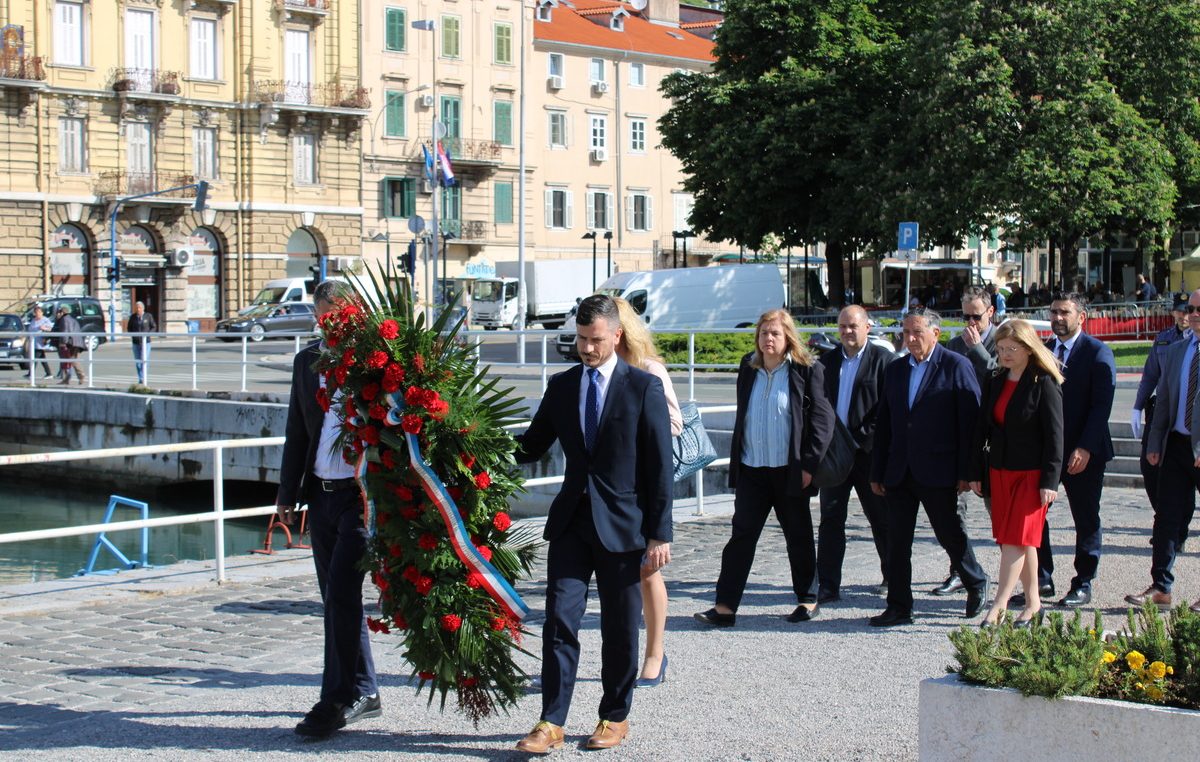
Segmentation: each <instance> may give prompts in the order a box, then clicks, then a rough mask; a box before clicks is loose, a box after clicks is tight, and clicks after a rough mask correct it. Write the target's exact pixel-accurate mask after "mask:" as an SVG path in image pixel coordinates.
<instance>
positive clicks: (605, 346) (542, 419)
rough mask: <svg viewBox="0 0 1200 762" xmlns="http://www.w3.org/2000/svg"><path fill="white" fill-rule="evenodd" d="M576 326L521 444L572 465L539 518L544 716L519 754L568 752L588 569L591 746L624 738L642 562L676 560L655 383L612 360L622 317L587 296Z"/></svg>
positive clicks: (665, 426) (524, 451)
mask: <svg viewBox="0 0 1200 762" xmlns="http://www.w3.org/2000/svg"><path fill="white" fill-rule="evenodd" d="M575 323H576V334H575V346H576V347H577V348H578V350H579V356H580V359H581V360H582V364H581V365H578V366H576V367H574V368H572V369H570V370H568V371H565V372H563V373H559V374H558V375H556V376H554V377H553V378H552V379H550V383H549V384H548V385H547V387H546V394H545V396H544V397H543V398H542V402H541V405H539V406H538V409H537V413H535V414H534V416H533V420H532V421H531V422H530V424H529V428H528V429H527V430H526V431H525V433H524V434H522V435H520V436H518V437H517V445H518V450H517V460H518V461H520V462H523V463H529V462H532V461H535V460H537V459H539V458H541V457H542V455H544V454H545V453H546V451H547V450H548V449H549V448H550V446H551V445H552V444H554V442H555V441H556V440H557V441H558V442H559V443H560V444H561V445H562V449H563V454H564V455H565V456H566V461H567V467H566V474H565V475H564V477H563V486H562V489H561V490H560V491H559V493H558V496H557V497H555V498H554V502H553V503H552V504H551V505H550V513H549V516H547V518H546V531H545V538H546V539H547V540H548V541H549V553H548V557H547V570H546V573H547V582H546V588H547V589H546V624H545V626H544V628H543V630H542V715H541V719H540V720H539V721H538V723H537V724H536V725H535V726H534V728H533V730H532V731H530V733H529V734H528V735H527V736H525V737H524V738H523V739H521V741H520V742H518V743H517V749H518V750H520V751H524V752H528V753H532V754H545V753H547V752H549V751H550V750H551V749H556V748H558V747H560V746H562V745H563V735H564V734H563V728H562V726H563V724H564V723H565V722H566V719H567V712H568V710H569V709H570V706H571V695H572V693H573V691H574V689H575V673H576V670H577V668H578V666H579V626H580V623H581V621H582V619H583V613H584V610H585V609H586V608H587V594H588V586H589V585H590V583H591V579H592V575H593V574H594V575H595V576H596V591H597V593H598V594H599V598H600V635H601V641H602V643H603V645H602V649H601V670H600V681H601V683H602V685H603V688H604V694H603V696H602V698H601V699H600V722H599V724H598V725H597V726H596V730H595V732H594V733H593V734H592V736H591V738H589V739H588V741H587V748H589V749H608V748H612V747H614V746H617V745H619V744H620V743H621V742H622V741H623V740H624V739H625V737H626V736H627V735H628V733H629V720H628V717H629V711H630V709H631V707H632V705H633V686H634V682H635V681H636V680H637V674H638V658H637V657H638V619H639V617H640V616H641V611H642V593H641V567H642V566H646V567H647V568H649V569H651V570H658V569H661V568H662V567H663V566H665V565H666V564H667V563H669V562H670V560H671V545H670V542H671V534H672V532H671V499H672V497H671V496H672V493H673V483H672V480H671V472H672V467H671V420H670V417H669V414H668V413H667V399H666V396H665V395H664V393H663V386H662V382H661V381H659V380H658V379H657V378H655V377H654V376H653V375H651V374H649V373H646V372H645V371H642V370H639V369H637V368H633V367H631V366H629V365H628V364H626V363H625V361H624V360H622V359H621V358H620V357H618V356H617V354H616V345H617V342H618V341H619V340H620V338H621V335H622V331H621V321H620V316H619V314H618V313H617V305H616V303H615V302H614V301H613V300H612V299H611V298H609V297H607V296H602V295H595V296H589V297H588V298H586V299H584V300H583V301H582V302H580V304H579V309H578V311H577V312H576V316H575Z"/></svg>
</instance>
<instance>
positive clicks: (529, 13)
mask: <svg viewBox="0 0 1200 762" xmlns="http://www.w3.org/2000/svg"><path fill="white" fill-rule="evenodd" d="M639 6H640V7H639ZM522 14H524V19H522ZM363 17H364V23H363V38H362V50H363V82H364V84H365V86H366V87H367V88H369V90H370V98H371V102H372V103H373V104H375V106H374V109H373V111H372V114H371V116H370V118H369V120H368V125H367V126H366V127H365V128H364V133H365V134H364V141H365V144H364V159H363V181H364V185H363V207H364V215H363V232H364V250H365V251H366V253H367V255H368V259H372V260H377V261H382V260H383V258H384V257H385V256H386V255H387V254H388V253H389V252H390V254H391V256H392V258H393V259H396V258H397V257H398V256H399V255H400V254H401V252H402V251H403V250H404V249H405V247H406V246H407V245H408V243H409V241H411V240H413V239H414V238H415V237H416V236H414V234H413V233H411V232H410V230H409V227H408V221H409V220H410V219H411V218H412V217H413V216H414V215H415V216H420V217H421V218H422V220H423V221H424V222H425V223H428V222H429V221H430V219H431V215H432V198H433V191H434V190H435V189H434V188H433V187H432V186H431V185H430V184H429V183H428V182H427V181H426V172H425V168H424V154H423V152H422V146H425V147H426V148H431V147H432V145H433V141H432V139H431V134H432V131H433V129H434V128H433V123H434V118H435V116H436V118H437V119H438V120H439V121H440V122H442V123H443V124H444V125H445V127H446V134H447V137H446V138H445V139H444V140H443V143H444V144H445V145H446V147H447V148H448V149H449V155H450V160H451V163H452V166H453V171H454V173H455V176H456V183H455V184H454V185H452V186H450V187H446V188H438V189H437V192H438V194H439V196H438V200H439V207H440V214H439V217H440V219H441V221H442V222H441V224H442V228H443V231H444V232H445V233H448V234H449V236H450V237H448V238H446V239H444V240H442V241H441V242H440V247H441V254H440V255H439V260H441V259H443V258H444V262H445V267H444V269H442V263H441V261H439V263H438V270H439V272H438V274H439V276H444V275H449V276H450V277H452V278H466V279H470V278H473V277H478V276H483V275H490V274H491V273H492V272H493V271H494V268H495V264H496V262H498V261H511V260H516V259H517V245H518V225H517V219H518V214H519V206H520V204H519V201H520V199H519V195H518V194H519V177H518V174H519V155H518V151H519V146H520V137H521V135H520V129H521V121H520V102H521V96H522V69H523V70H524V100H525V136H524V137H525V152H526V195H525V199H526V216H525V223H526V257H527V258H556V259H558V258H578V257H590V256H591V255H592V253H593V248H592V247H593V240H592V239H584V238H583V235H585V234H595V245H596V246H597V249H598V253H599V256H600V257H605V256H606V255H607V249H609V248H611V251H612V256H613V261H614V264H615V267H616V268H617V269H620V270H632V269H649V268H653V267H662V266H664V265H666V266H670V264H671V248H672V244H673V243H675V242H676V241H677V239H674V238H673V237H672V233H673V232H677V231H684V230H686V229H687V227H688V225H687V216H688V214H689V213H690V211H691V196H690V195H689V194H687V193H685V192H684V191H683V188H682V180H683V176H682V172H681V170H680V166H679V163H678V162H677V161H676V160H675V159H674V158H673V157H672V156H671V155H670V154H669V153H668V152H667V151H666V150H665V149H663V148H661V147H659V139H658V136H657V126H656V124H657V120H658V118H659V116H661V115H662V114H663V113H664V111H665V110H666V109H667V108H668V107H669V105H670V104H669V102H668V101H667V100H666V99H665V98H664V97H663V96H662V94H661V93H659V91H658V83H659V81H660V80H661V79H662V77H663V76H665V75H666V74H668V73H670V72H672V71H675V70H676V69H688V70H702V69H705V68H707V67H708V66H709V65H710V64H711V62H712V60H713V57H712V39H711V38H712V34H713V31H714V30H715V29H716V27H717V25H718V24H719V23H720V18H721V16H720V13H719V12H717V11H712V10H709V9H700V8H693V7H689V6H681V5H680V4H679V2H678V0H647V2H638V3H628V2H615V1H614V0H573V1H568V0H491V1H490V2H478V1H470V0H431V1H429V2H421V1H418V0H366V2H364V5H363ZM414 21H416V22H426V21H432V22H433V27H434V28H433V29H432V30H430V29H424V28H414V27H413V22H414ZM522 22H523V23H522ZM419 26H424V24H419ZM435 72H436V77H435ZM435 112H436V113H435ZM606 234H608V237H607V238H606V237H605V236H606ZM688 248H689V260H690V262H691V263H692V264H693V265H695V264H705V263H707V261H708V256H709V255H711V254H713V253H715V252H716V251H717V249H716V247H715V245H714V244H709V243H707V242H705V241H703V240H701V239H696V238H693V239H691V240H690V241H689V243H688ZM726 250H728V249H726ZM679 262H680V264H682V263H683V262H682V258H680V260H679ZM423 279H424V272H423V268H422V267H421V264H420V260H418V266H417V268H416V278H415V280H416V285H417V290H418V293H421V294H423V293H425V291H424V285H423Z"/></svg>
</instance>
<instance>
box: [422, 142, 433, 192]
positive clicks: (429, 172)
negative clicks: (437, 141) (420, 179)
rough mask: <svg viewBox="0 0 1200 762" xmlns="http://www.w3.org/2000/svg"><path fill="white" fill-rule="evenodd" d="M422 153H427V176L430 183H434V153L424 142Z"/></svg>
mask: <svg viewBox="0 0 1200 762" xmlns="http://www.w3.org/2000/svg"><path fill="white" fill-rule="evenodd" d="M421 153H423V154H425V177H426V179H428V180H429V184H430V185H433V155H432V154H431V153H429V147H428V146H426V145H425V144H424V143H422V144H421Z"/></svg>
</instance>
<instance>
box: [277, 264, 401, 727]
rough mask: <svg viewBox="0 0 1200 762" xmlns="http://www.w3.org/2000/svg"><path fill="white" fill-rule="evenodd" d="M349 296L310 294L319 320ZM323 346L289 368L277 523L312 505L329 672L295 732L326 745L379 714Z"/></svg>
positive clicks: (340, 290) (321, 288)
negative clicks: (325, 403) (324, 393)
mask: <svg viewBox="0 0 1200 762" xmlns="http://www.w3.org/2000/svg"><path fill="white" fill-rule="evenodd" d="M349 296H350V291H349V288H348V287H347V286H346V284H344V283H339V282H336V281H325V282H324V283H321V284H320V285H318V286H317V289H316V292H315V293H314V294H313V302H314V306H315V307H316V313H317V319H318V320H320V318H321V317H323V316H324V315H325V314H326V313H329V312H331V311H333V310H334V309H336V308H337V307H338V306H339V304H340V302H342V301H343V300H344V299H346V298H348V297H349ZM320 353H321V342H313V343H312V344H309V345H308V346H307V347H305V348H304V349H302V350H300V352H299V353H298V354H297V355H296V359H295V360H294V361H293V363H292V392H291V399H290V400H289V402H288V416H287V430H286V438H285V441H284V444H283V458H282V460H281V462H280V466H279V493H278V495H277V496H276V498H275V504H276V506H277V507H278V509H279V517H280V520H281V521H283V522H284V523H285V524H291V523H292V518H293V511H294V510H295V507H296V505H297V504H298V503H307V504H308V526H309V536H310V537H311V539H312V550H313V561H314V562H315V563H316V567H317V585H318V587H319V588H320V590H321V602H322V604H323V605H324V615H325V668H324V672H323V674H322V676H321V700H320V701H318V702H317V704H316V705H315V706H314V707H313V708H312V710H311V711H310V712H309V713H308V714H307V715H305V717H304V719H303V720H302V721H301V722H300V724H299V725H297V726H296V732H297V733H298V734H300V735H302V736H306V737H309V738H324V737H326V736H329V735H331V734H332V733H334V732H335V731H337V730H339V729H341V728H343V727H345V726H346V725H347V724H348V723H351V722H356V721H358V720H361V719H364V718H367V717H378V716H379V715H380V714H381V713H382V707H381V706H380V702H379V690H378V686H377V683H376V680H375V663H374V661H373V659H372V658H371V641H370V640H369V636H368V632H367V619H366V616H365V615H364V613H363V602H362V586H363V577H364V572H363V570H362V569H361V568H359V565H358V564H359V561H360V560H361V559H362V556H363V553H364V551H365V550H366V544H367V530H366V528H365V527H364V526H363V516H362V493H361V492H360V491H359V488H358V483H357V482H356V481H355V479H354V468H353V467H352V466H351V465H350V464H348V463H346V462H345V460H343V458H342V453H341V451H340V450H339V449H338V448H336V447H335V446H334V444H335V443H336V442H337V437H338V433H339V431H340V430H341V420H340V417H339V416H340V411H341V402H340V401H339V400H335V401H334V404H332V405H330V407H329V410H322V409H321V406H320V405H319V404H318V403H317V390H318V389H319V388H321V387H322V385H323V384H324V381H323V380H322V379H321V378H319V377H318V376H317V372H316V370H315V369H314V365H315V363H316V362H317V358H318V356H319V355H320Z"/></svg>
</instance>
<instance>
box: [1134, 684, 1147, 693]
mask: <svg viewBox="0 0 1200 762" xmlns="http://www.w3.org/2000/svg"><path fill="white" fill-rule="evenodd" d="M1144 687H1145V686H1144V685H1142V684H1141V683H1134V684H1133V689H1134V690H1135V691H1140V690H1142V688H1144Z"/></svg>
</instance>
